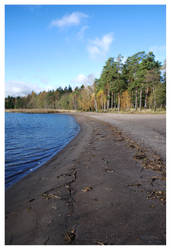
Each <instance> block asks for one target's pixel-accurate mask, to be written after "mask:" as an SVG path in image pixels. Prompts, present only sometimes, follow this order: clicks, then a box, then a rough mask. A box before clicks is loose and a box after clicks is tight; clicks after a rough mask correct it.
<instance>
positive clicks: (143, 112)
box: [5, 108, 166, 115]
mask: <svg viewBox="0 0 171 250" xmlns="http://www.w3.org/2000/svg"><path fill="white" fill-rule="evenodd" d="M5 112H9V113H30V114H49V113H71V114H74V113H85V114H86V113H90V112H88V111H79V110H67V109H46V108H44V109H43V108H40V109H38V108H31V109H5ZM91 113H92V114H128V115H129V114H131V115H133V114H135V115H136V114H141V115H146V114H149V115H157V114H166V111H163V110H157V111H153V110H145V109H142V110H141V111H140V110H129V111H123V110H121V111H119V112H118V111H116V110H109V111H107V112H102V111H99V112H95V111H92V112H91Z"/></svg>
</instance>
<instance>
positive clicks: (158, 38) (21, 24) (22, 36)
mask: <svg viewBox="0 0 171 250" xmlns="http://www.w3.org/2000/svg"><path fill="white" fill-rule="evenodd" d="M165 12H166V9H165V6H164V5H106V6H105V5H102V6H100V5H96V6H93V5H73V6H72V5H71V6H70V5H65V6H62V5H56V6H54V5H49V6H48V5H40V6H38V5H23V6H21V5H6V7H5V82H6V87H5V88H6V95H13V96H17V95H25V94H28V93H29V92H31V91H32V90H34V91H36V92H39V91H42V90H48V89H56V88H57V87H59V86H62V87H65V86H68V85H69V84H70V85H71V86H72V87H73V88H74V87H75V86H77V85H78V86H80V85H81V84H82V83H84V84H91V83H92V82H93V79H94V78H95V77H97V78H98V77H99V76H100V73H101V71H102V68H103V66H104V64H105V61H106V59H107V58H108V57H117V55H118V54H121V55H123V56H124V58H126V57H127V56H131V55H133V54H134V53H136V52H139V51H143V50H145V51H146V52H148V51H153V52H154V54H155V55H156V59H158V60H159V61H160V62H163V61H164V59H165V58H166V52H165V50H166V13H165Z"/></svg>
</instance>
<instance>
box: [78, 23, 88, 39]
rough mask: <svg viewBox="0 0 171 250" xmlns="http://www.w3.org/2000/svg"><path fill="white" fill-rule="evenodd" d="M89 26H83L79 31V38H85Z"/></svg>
mask: <svg viewBox="0 0 171 250" xmlns="http://www.w3.org/2000/svg"><path fill="white" fill-rule="evenodd" d="M88 28H89V27H88V26H87V25H84V26H83V27H81V29H80V31H79V32H78V33H77V35H78V38H79V39H83V38H84V34H85V31H86V30H87V29H88Z"/></svg>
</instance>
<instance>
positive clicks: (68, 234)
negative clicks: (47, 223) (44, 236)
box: [64, 229, 76, 243]
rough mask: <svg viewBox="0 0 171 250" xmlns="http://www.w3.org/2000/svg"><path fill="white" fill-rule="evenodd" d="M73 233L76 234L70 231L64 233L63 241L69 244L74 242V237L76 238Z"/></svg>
mask: <svg viewBox="0 0 171 250" xmlns="http://www.w3.org/2000/svg"><path fill="white" fill-rule="evenodd" d="M75 232H76V230H75V229H72V230H71V231H70V232H66V233H64V238H65V240H66V241H68V242H69V243H71V242H72V241H74V239H75V236H76V235H75Z"/></svg>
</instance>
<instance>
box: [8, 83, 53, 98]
mask: <svg viewBox="0 0 171 250" xmlns="http://www.w3.org/2000/svg"><path fill="white" fill-rule="evenodd" d="M50 89H53V87H52V86H50V85H47V84H46V86H45V87H39V86H37V84H34V83H29V82H18V81H9V82H7V83H6V84H5V96H6V97H7V96H14V97H17V96H26V95H28V94H30V93H31V92H32V91H34V92H35V93H39V92H41V91H43V90H46V91H47V90H50Z"/></svg>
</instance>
